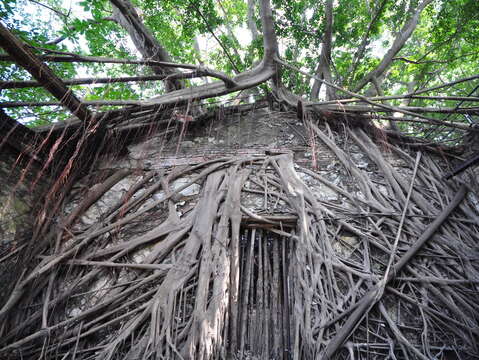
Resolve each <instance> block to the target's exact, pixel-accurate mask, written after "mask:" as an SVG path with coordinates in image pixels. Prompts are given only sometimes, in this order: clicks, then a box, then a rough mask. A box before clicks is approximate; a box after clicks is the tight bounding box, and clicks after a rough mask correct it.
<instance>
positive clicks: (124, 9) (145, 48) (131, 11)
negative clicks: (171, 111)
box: [110, 0, 183, 91]
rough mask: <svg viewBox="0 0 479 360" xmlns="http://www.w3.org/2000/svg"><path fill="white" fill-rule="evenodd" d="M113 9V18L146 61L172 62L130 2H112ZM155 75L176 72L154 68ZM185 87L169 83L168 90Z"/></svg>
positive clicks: (177, 82)
mask: <svg viewBox="0 0 479 360" xmlns="http://www.w3.org/2000/svg"><path fill="white" fill-rule="evenodd" d="M110 2H111V4H112V7H113V18H115V19H116V21H117V22H118V24H120V25H121V26H122V27H123V28H124V29H125V30H126V31H127V32H128V34H129V35H130V37H131V40H132V41H133V44H135V46H136V48H137V50H138V51H139V52H140V54H141V55H142V56H143V58H145V59H151V60H157V61H165V62H170V61H171V59H170V55H169V54H168V52H167V51H166V49H165V48H164V47H163V46H162V45H161V44H160V43H159V42H158V40H156V39H155V37H154V36H153V34H152V33H151V32H150V31H149V30H148V29H147V28H146V26H145V25H144V24H143V22H142V21H141V19H140V17H139V16H138V13H137V12H136V10H135V8H134V7H133V5H132V4H131V2H130V1H129V0H110ZM152 69H153V71H154V72H155V74H157V75H164V74H168V75H169V74H173V73H175V71H174V70H172V69H169V68H167V67H164V66H161V65H160V66H158V67H153V68H152ZM182 87H183V85H182V84H181V83H180V82H179V81H168V82H167V83H166V90H167V91H173V90H176V89H181V88H182Z"/></svg>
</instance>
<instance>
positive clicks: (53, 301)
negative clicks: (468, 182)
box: [0, 124, 479, 359]
mask: <svg viewBox="0 0 479 360" xmlns="http://www.w3.org/2000/svg"><path fill="white" fill-rule="evenodd" d="M310 131H311V132H312V134H313V135H314V136H315V137H316V141H319V142H321V144H322V145H324V146H325V147H326V149H329V150H328V151H330V153H331V154H332V156H334V158H335V165H334V164H332V165H331V168H330V169H324V168H321V166H319V167H318V169H317V170H316V171H313V170H311V169H306V168H301V167H298V166H296V165H295V163H294V160H293V157H292V155H291V154H280V155H275V156H268V157H259V156H257V157H250V158H246V157H238V158H222V159H217V160H214V161H211V162H207V163H202V164H199V165H195V166H190V167H184V168H172V169H170V170H162V171H150V172H148V173H145V174H143V175H141V174H140V175H138V174H134V173H132V172H131V171H128V170H120V171H117V172H116V173H114V174H112V175H111V176H109V177H107V178H106V180H104V181H103V182H102V183H100V184H98V185H97V186H93V187H91V189H90V191H89V192H88V193H87V194H86V195H85V196H84V197H83V200H82V201H78V200H77V201H76V206H74V207H71V206H70V207H69V208H68V207H67V211H66V213H65V214H64V215H63V217H62V218H61V219H62V220H61V221H59V222H58V224H57V225H56V226H57V228H56V229H55V231H53V232H50V233H49V234H48V235H47V236H52V238H51V239H50V240H51V241H49V242H48V243H49V244H50V247H49V248H48V249H46V250H45V251H44V252H42V253H41V254H39V255H38V257H37V258H35V259H34V261H32V263H31V264H29V265H28V267H27V268H26V269H25V273H24V275H23V277H22V278H21V279H20V280H19V282H18V283H17V284H16V286H15V288H14V290H13V291H12V292H11V293H10V294H9V297H8V299H7V301H6V302H5V303H4V304H2V309H1V310H0V317H1V318H2V320H3V321H2V325H1V326H0V356H1V357H2V358H5V359H16V358H19V357H20V356H21V357H23V358H25V359H30V358H31V359H34V358H35V359H36V358H42V357H43V358H49V359H53V358H58V359H61V358H77V359H93V358H94V359H153V358H155V359H156V358H158V359H162V358H163V359H221V358H228V357H229V358H237V359H243V358H244V359H247V358H248V359H249V358H258V359H268V358H275V359H279V358H281V359H293V358H294V359H313V358H324V359H328V358H338V359H341V358H348V357H350V358H358V359H360V358H363V357H365V356H370V357H371V358H377V359H382V358H387V357H388V356H390V357H392V358H394V357H395V358H421V359H426V358H438V359H446V358H448V356H449V355H450V354H453V353H455V354H458V355H460V357H461V356H462V357H463V358H467V357H468V356H471V357H473V356H478V354H479V351H478V348H477V345H476V344H477V338H478V335H479V328H478V320H479V319H478V315H477V314H479V308H478V305H477V302H476V301H474V299H475V297H476V296H477V292H478V290H479V288H478V280H477V279H478V271H479V270H478V268H477V264H476V262H475V258H474V254H476V253H477V234H478V233H479V228H478V227H479V224H478V222H477V209H474V208H473V207H472V206H471V202H470V201H465V200H464V198H465V197H466V195H467V191H468V190H467V189H468V188H467V187H466V186H464V185H459V184H456V183H444V182H441V181H439V179H440V178H441V176H442V171H441V170H440V169H439V167H438V166H437V164H436V163H435V162H434V160H433V158H431V157H430V156H429V155H427V154H423V155H422V157H421V158H418V159H416V160H414V159H412V158H411V157H410V156H409V155H408V154H407V153H406V152H404V151H403V150H400V149H398V148H396V147H395V146H394V145H390V150H391V151H390V152H389V153H387V154H386V155H387V156H388V158H385V157H384V153H383V151H381V149H380V148H378V147H377V146H376V145H375V144H374V143H373V142H372V141H371V140H370V139H369V137H368V136H367V135H366V134H365V133H364V132H363V131H362V130H358V129H356V130H350V129H347V130H346V131H345V132H344V134H343V135H344V136H345V138H344V139H341V138H340V137H339V135H338V134H337V133H334V134H333V132H331V131H330V130H329V129H328V128H327V127H326V128H322V129H320V128H319V127H318V126H317V125H315V124H311V126H310ZM338 142H340V144H339V143H338ZM319 148H320V147H318V149H319ZM355 149H356V150H355ZM357 149H359V151H360V153H362V154H363V155H362V156H363V159H362V161H364V162H365V163H367V166H366V167H365V166H363V165H361V166H360V165H359V164H358V160H357V157H356V158H355V157H353V156H351V151H352V150H355V151H358V150H357ZM318 151H319V150H318ZM391 159H394V162H393V161H392V160H391ZM391 163H394V164H395V165H394V166H393V165H391ZM397 163H400V164H401V165H400V166H398V165H397ZM319 165H320V164H319ZM89 186H90V185H89ZM119 189H124V191H123V192H122V191H120V190H119ZM331 193H333V194H335V195H334V198H333V199H331V198H328V197H327V196H325V195H324V194H331ZM470 196H473V195H472V194H470ZM98 204H103V205H101V206H100V205H98ZM92 218H94V219H95V220H93V221H92V220H91V219H92ZM0 261H3V259H0ZM367 354H369V355H367Z"/></svg>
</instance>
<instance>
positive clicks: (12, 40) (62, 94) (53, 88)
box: [0, 23, 93, 122]
mask: <svg viewBox="0 0 479 360" xmlns="http://www.w3.org/2000/svg"><path fill="white" fill-rule="evenodd" d="M0 46H1V47H2V48H3V49H4V50H5V51H6V52H7V53H8V54H9V55H10V56H11V57H12V58H13V59H14V60H15V61H16V62H17V64H18V65H20V66H22V67H23V68H25V69H26V70H27V71H28V72H29V73H30V74H32V76H33V77H34V78H35V79H37V80H38V82H39V83H40V84H42V86H43V87H44V88H45V89H46V90H48V91H49V92H50V93H51V94H52V95H53V96H55V97H56V98H57V99H58V100H60V103H61V104H62V105H64V106H65V107H67V108H68V109H69V110H70V111H71V112H72V113H73V114H74V115H75V116H77V117H78V118H79V119H80V120H82V121H85V122H86V121H88V120H91V119H92V118H93V114H92V113H91V112H90V111H89V110H88V109H87V108H86V106H85V105H83V104H82V103H81V102H80V100H78V99H77V97H76V96H75V95H74V94H73V93H72V91H71V90H70V89H68V88H67V87H66V86H65V84H64V83H63V82H62V81H61V79H60V78H58V77H57V76H56V75H55V74H54V73H53V71H52V70H51V69H50V68H49V67H48V66H47V65H45V64H43V63H42V62H41V61H40V60H39V59H38V58H37V57H36V55H35V54H33V53H32V52H31V51H30V50H29V49H27V47H26V46H25V45H24V44H23V43H22V42H21V41H20V40H19V39H17V37H16V36H15V35H13V34H12V33H11V32H10V31H9V30H8V29H7V28H6V27H5V26H4V25H3V24H2V23H0Z"/></svg>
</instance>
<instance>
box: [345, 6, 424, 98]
mask: <svg viewBox="0 0 479 360" xmlns="http://www.w3.org/2000/svg"><path fill="white" fill-rule="evenodd" d="M432 1H433V0H423V1H422V2H421V3H420V4H419V5H418V7H417V9H416V11H415V13H414V15H413V16H412V18H411V19H410V20H409V21H408V22H406V24H404V26H403V27H402V29H401V30H400V31H399V33H398V35H397V36H396V38H395V39H394V42H393V44H392V45H391V47H390V48H389V50H388V51H387V53H386V54H385V55H384V57H383V59H382V60H381V62H380V63H379V65H378V66H377V67H376V68H375V69H374V70H372V71H371V72H369V73H368V74H367V75H365V76H364V77H363V78H362V79H361V80H360V81H359V83H358V84H357V85H356V87H355V88H354V92H359V91H360V90H361V89H362V88H364V86H366V85H367V84H368V83H369V82H370V81H371V80H372V78H373V77H376V78H379V77H380V76H381V75H383V74H384V72H385V71H386V70H387V69H388V68H389V66H390V65H391V64H392V62H393V59H394V57H395V56H396V54H397V53H398V52H399V51H400V50H401V49H402V48H403V46H404V44H406V41H407V40H408V39H409V37H410V36H411V35H412V33H413V32H414V30H415V29H416V26H417V24H418V22H419V17H420V15H421V12H422V11H423V10H424V8H425V7H426V6H427V5H429V4H430V3H431V2H432Z"/></svg>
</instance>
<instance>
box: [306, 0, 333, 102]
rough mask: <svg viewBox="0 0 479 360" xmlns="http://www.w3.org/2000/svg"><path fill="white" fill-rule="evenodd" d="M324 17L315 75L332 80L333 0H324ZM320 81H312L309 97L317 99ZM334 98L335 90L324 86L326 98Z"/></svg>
mask: <svg viewBox="0 0 479 360" xmlns="http://www.w3.org/2000/svg"><path fill="white" fill-rule="evenodd" d="M324 12H325V17H326V25H325V30H324V35H323V44H322V48H321V56H320V59H319V64H318V67H317V69H316V76H318V77H320V78H322V79H324V80H326V81H328V82H333V78H332V75H331V47H332V37H333V0H326V5H325V10H324ZM321 85H322V82H321V81H318V80H315V81H314V83H313V88H312V89H311V98H312V99H317V98H318V95H319V91H320V89H321ZM335 98H336V91H335V89H334V88H332V87H329V86H328V87H327V88H326V99H327V100H332V99H335Z"/></svg>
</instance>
